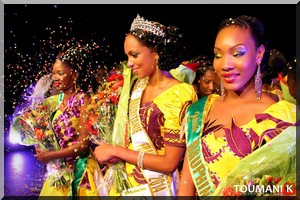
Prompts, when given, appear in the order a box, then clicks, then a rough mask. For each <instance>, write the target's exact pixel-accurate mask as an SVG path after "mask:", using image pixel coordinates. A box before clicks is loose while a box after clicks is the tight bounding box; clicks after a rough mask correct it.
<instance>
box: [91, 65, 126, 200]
mask: <svg viewBox="0 0 300 200" xmlns="http://www.w3.org/2000/svg"><path fill="white" fill-rule="evenodd" d="M130 81H131V70H130V69H129V68H127V65H126V62H122V63H121V64H120V65H119V66H118V67H117V68H114V69H112V70H111V71H110V73H109V74H108V78H107V80H106V81H105V83H104V85H103V86H102V87H101V88H100V89H99V90H98V92H97V93H96V94H94V95H93V96H92V97H91V103H90V104H89V106H88V108H87V110H88V119H87V128H88V131H89V133H90V136H89V138H90V141H91V142H92V143H95V144H98V143H99V142H105V143H109V144H113V145H119V146H123V147H124V146H125V138H126V134H127V133H126V130H127V110H128V101H129V92H130ZM107 167H108V169H107V170H106V171H105V175H104V178H103V180H101V181H100V183H98V191H99V194H100V195H101V196H102V195H103V196H108V194H109V191H110V189H111V187H112V186H113V185H114V187H115V189H116V191H117V192H118V193H121V191H123V190H125V189H128V188H130V183H129V182H128V177H127V173H126V172H125V164H124V163H123V162H119V163H116V164H112V165H108V166H107Z"/></svg>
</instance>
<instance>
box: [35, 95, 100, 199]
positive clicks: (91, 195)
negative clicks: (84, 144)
mask: <svg viewBox="0 0 300 200" xmlns="http://www.w3.org/2000/svg"><path fill="white" fill-rule="evenodd" d="M83 99H84V94H83V93H79V94H77V95H76V96H75V98H73V99H70V100H69V102H68V107H67V109H66V110H65V111H64V112H62V111H60V110H57V111H56V113H55V115H54V117H53V120H52V128H53V132H54V133H55V136H56V138H57V141H58V143H59V146H60V147H61V148H67V147H70V146H71V145H72V144H74V143H76V142H77V141H78V133H79V130H78V128H79V120H80V117H79V116H80V115H79V113H80V110H79V107H80V105H81V104H82V103H83ZM64 161H65V164H66V166H67V167H68V168H69V169H70V171H72V172H73V173H72V176H71V180H73V184H74V181H77V183H78V185H77V187H76V188H77V191H74V185H73V187H72V185H71V184H70V185H66V186H64V187H55V186H50V185H49V183H50V180H49V178H47V179H46V181H45V183H44V185H43V188H42V190H41V192H40V196H64V197H65V199H67V198H70V197H72V196H74V195H75V196H84V199H99V198H98V197H96V196H99V195H98V191H97V186H96V183H95V172H100V167H99V165H98V162H97V161H96V160H95V159H94V158H93V157H92V156H91V155H89V152H87V153H86V155H83V156H81V157H79V156H77V157H67V158H64ZM76 170H77V171H81V172H80V173H76V172H75V171H76ZM76 174H77V175H76ZM72 189H73V191H72ZM78 199H80V197H79V198H78Z"/></svg>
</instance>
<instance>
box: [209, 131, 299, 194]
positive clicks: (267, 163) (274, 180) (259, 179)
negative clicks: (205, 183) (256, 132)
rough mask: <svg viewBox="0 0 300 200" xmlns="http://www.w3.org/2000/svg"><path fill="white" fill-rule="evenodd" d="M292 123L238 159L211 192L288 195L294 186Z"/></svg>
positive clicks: (293, 191)
mask: <svg viewBox="0 0 300 200" xmlns="http://www.w3.org/2000/svg"><path fill="white" fill-rule="evenodd" d="M295 183H296V127H295V126H290V127H288V128H287V129H285V130H284V131H283V132H282V133H280V134H279V135H278V136H276V137H275V138H274V139H272V140H271V141H269V142H268V143H266V144H265V145H263V146H262V147H260V148H259V149H257V150H255V151H254V152H253V153H252V154H250V155H248V156H247V157H245V158H244V159H242V160H241V161H240V163H239V165H238V166H237V167H235V168H234V169H233V170H232V171H231V172H230V173H229V174H228V176H227V177H226V178H225V179H224V180H222V182H221V183H220V184H219V185H218V187H217V189H216V190H215V193H214V194H213V196H288V195H295V194H296V193H295V192H296V188H295Z"/></svg>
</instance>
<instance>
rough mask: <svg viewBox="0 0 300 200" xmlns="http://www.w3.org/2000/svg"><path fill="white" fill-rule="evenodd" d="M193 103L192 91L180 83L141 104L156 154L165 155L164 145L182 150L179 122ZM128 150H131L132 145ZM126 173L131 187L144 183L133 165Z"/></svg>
mask: <svg viewBox="0 0 300 200" xmlns="http://www.w3.org/2000/svg"><path fill="white" fill-rule="evenodd" d="M196 100H197V95H196V93H195V90H194V88H193V87H192V86H191V85H189V84H186V83H180V84H176V85H174V86H172V87H171V88H169V89H168V90H166V91H164V92H163V93H161V94H160V95H159V96H157V97H156V98H155V99H154V100H153V101H151V102H146V103H144V104H143V105H141V108H140V118H141V122H142V124H143V127H144V129H145V130H146V132H147V133H148V134H149V137H150V139H151V141H152V142H153V144H154V145H155V147H156V149H157V152H158V154H159V155H163V154H164V152H165V146H173V147H182V148H184V147H185V139H180V129H181V122H182V120H183V118H184V116H185V113H186V109H187V107H188V105H190V104H191V103H193V102H195V101H196ZM128 148H129V149H132V145H131V144H130V145H129V147H128ZM126 170H127V172H128V174H129V180H130V182H131V184H132V186H133V187H134V186H138V185H139V184H145V183H147V182H146V180H145V178H144V176H143V174H142V173H141V171H140V169H139V168H138V167H136V166H135V165H131V164H128V163H126Z"/></svg>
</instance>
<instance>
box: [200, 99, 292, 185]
mask: <svg viewBox="0 0 300 200" xmlns="http://www.w3.org/2000/svg"><path fill="white" fill-rule="evenodd" d="M215 99H216V98H211V101H210V102H209V104H208V108H207V109H208V110H209V109H210V107H211V105H212V103H213V101H214V100H215ZM295 122H296V108H295V105H294V104H291V103H289V102H287V101H285V100H282V101H279V102H277V103H275V104H273V105H271V106H270V107H269V108H267V109H266V110H265V111H264V112H263V113H261V114H257V115H256V116H255V119H253V120H251V121H250V122H249V123H247V124H245V125H243V126H238V125H237V124H236V123H235V122H234V118H233V119H232V127H231V129H227V128H224V131H225V135H224V136H223V137H218V138H216V137H215V135H214V132H215V131H217V130H218V129H220V128H222V125H221V124H215V122H214V121H206V122H205V125H204V129H203V135H202V141H201V142H202V148H203V155H204V158H205V161H206V162H207V165H208V168H209V171H210V176H211V178H212V180H213V182H214V184H215V185H216V186H217V185H218V184H219V183H220V181H221V180H222V179H223V178H225V177H226V176H227V174H228V173H229V172H230V171H231V170H232V169H233V168H234V167H235V166H236V165H237V164H238V163H239V161H240V160H241V159H242V158H244V157H245V156H246V155H248V154H250V153H251V152H253V151H254V150H255V149H257V148H259V146H260V145H262V144H263V143H265V142H268V141H270V140H271V139H272V138H274V137H275V136H277V135H278V134H280V133H281V132H282V131H283V130H285V129H286V128H287V127H289V126H291V125H293V124H295Z"/></svg>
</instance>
